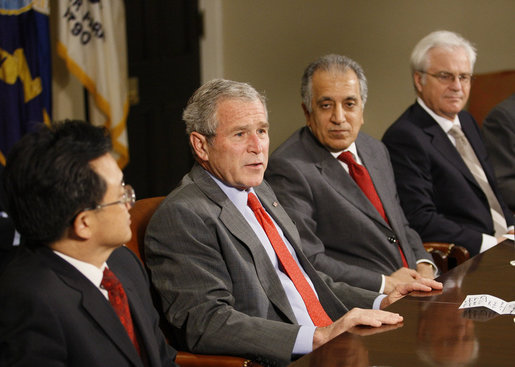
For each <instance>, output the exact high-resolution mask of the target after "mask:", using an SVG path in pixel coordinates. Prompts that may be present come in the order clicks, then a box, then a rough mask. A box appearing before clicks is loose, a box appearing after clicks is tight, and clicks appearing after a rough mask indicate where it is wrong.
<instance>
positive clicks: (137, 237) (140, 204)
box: [125, 196, 165, 263]
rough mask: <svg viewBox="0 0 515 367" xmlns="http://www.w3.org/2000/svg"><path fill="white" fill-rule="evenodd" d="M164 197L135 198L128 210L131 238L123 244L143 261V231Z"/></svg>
mask: <svg viewBox="0 0 515 367" xmlns="http://www.w3.org/2000/svg"><path fill="white" fill-rule="evenodd" d="M164 198H165V197H164V196H156V197H152V198H148V199H141V200H136V202H135V203H134V206H133V207H132V208H131V210H129V213H130V215H131V232H132V238H131V240H130V241H129V242H127V243H126V244H125V246H127V247H128V248H130V249H131V250H132V251H133V252H134V253H136V255H138V257H139V258H140V260H141V261H142V262H143V263H144V262H145V253H144V251H143V245H144V239H145V231H146V230H147V225H148V222H149V221H150V218H152V215H153V214H154V212H155V211H156V209H157V207H158V206H159V205H160V204H161V202H162V201H163V200H164Z"/></svg>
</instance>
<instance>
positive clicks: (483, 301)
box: [460, 294, 515, 315]
mask: <svg viewBox="0 0 515 367" xmlns="http://www.w3.org/2000/svg"><path fill="white" fill-rule="evenodd" d="M473 307H486V308H489V309H490V310H492V311H495V312H497V313H498V314H500V315H515V301H512V302H506V301H504V300H502V299H500V298H497V297H494V296H491V295H489V294H471V295H468V296H467V297H465V300H464V301H463V303H462V304H461V306H460V308H473Z"/></svg>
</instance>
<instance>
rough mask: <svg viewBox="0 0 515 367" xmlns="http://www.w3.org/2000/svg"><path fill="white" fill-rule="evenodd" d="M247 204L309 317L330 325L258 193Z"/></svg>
mask: <svg viewBox="0 0 515 367" xmlns="http://www.w3.org/2000/svg"><path fill="white" fill-rule="evenodd" d="M247 205H248V206H249V207H250V209H252V211H253V212H254V215H255V216H256V218H257V220H258V222H259V224H261V227H263V229H264V230H265V233H266V235H267V237H268V239H269V240H270V243H271V244H272V247H273V248H274V251H275V253H276V255H277V258H278V259H279V262H280V263H281V265H282V267H283V268H284V270H285V273H286V275H288V277H289V278H290V279H291V281H292V282H293V284H294V285H295V288H297V291H298V292H299V294H300V296H301V297H302V300H303V301H304V304H305V305H306V309H307V310H308V313H309V317H311V320H312V321H313V324H314V325H315V326H328V325H331V324H332V323H333V322H332V320H331V319H330V318H329V316H328V315H327V313H326V312H325V311H324V308H323V307H322V304H321V303H320V301H319V300H318V298H317V296H316V294H315V292H314V291H313V289H312V288H311V286H310V285H309V283H308V281H307V280H306V278H305V277H304V274H302V271H301V270H300V268H299V266H298V265H297V262H296V261H295V259H294V258H293V256H292V254H291V253H290V251H289V250H288V248H287V247H286V245H285V244H284V242H283V240H282V238H281V235H280V234H279V232H277V228H275V225H274V222H272V219H271V218H270V217H269V216H268V214H267V213H266V212H265V209H263V207H262V206H261V203H260V202H259V200H258V199H257V197H256V195H254V194H253V193H249V196H248V201H247Z"/></svg>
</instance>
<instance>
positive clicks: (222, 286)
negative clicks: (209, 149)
mask: <svg viewBox="0 0 515 367" xmlns="http://www.w3.org/2000/svg"><path fill="white" fill-rule="evenodd" d="M254 189H255V191H256V194H257V195H258V197H259V199H260V201H261V203H262V204H263V206H264V207H265V208H266V210H267V211H268V212H269V213H270V215H271V216H272V217H273V218H274V220H275V221H276V222H277V223H278V224H279V226H280V227H281V228H282V230H283V232H284V234H285V235H286V237H287V238H288V240H289V241H290V243H291V244H292V246H293V247H294V249H295V251H296V252H297V256H298V258H299V261H300V263H301V264H302V266H303V268H304V270H305V271H306V273H307V274H308V276H309V277H310V279H311V280H312V282H313V284H314V286H315V289H316V291H317V293H318V296H319V299H320V301H321V303H322V305H323V307H324V309H325V310H326V312H327V314H328V315H329V316H330V317H331V318H332V319H333V320H335V319H337V318H338V317H340V316H342V315H343V314H344V313H345V312H346V311H347V310H348V309H351V308H353V307H358V306H359V307H362V308H371V306H372V304H373V300H374V299H375V298H376V296H377V295H378V294H377V293H375V292H369V291H365V290H361V289H357V288H353V287H350V286H348V285H346V284H342V283H333V282H332V280H331V279H330V278H329V277H327V276H326V275H324V274H319V273H317V272H316V271H315V269H314V268H313V267H312V265H311V264H310V263H309V261H308V260H307V259H306V257H305V256H304V255H303V254H302V252H301V251H300V249H299V242H300V238H299V234H298V232H297V229H296V228H295V225H294V224H293V222H292V221H291V220H290V218H289V217H288V215H287V214H286V212H285V211H284V209H283V208H282V206H281V205H277V206H274V205H273V203H274V202H276V201H277V198H276V197H275V195H274V194H273V192H272V190H271V189H270V187H269V185H268V184H267V183H266V182H263V183H262V184H261V185H260V186H258V187H255V188H254ZM145 254H146V264H147V265H148V267H149V268H150V270H151V273H152V282H153V283H154V285H155V286H156V288H157V290H158V292H159V293H160V294H161V298H162V303H163V308H164V313H165V314H166V317H167V319H168V321H169V322H170V323H171V325H172V326H173V327H174V328H175V330H176V334H177V337H176V339H175V340H176V341H179V340H182V341H183V342H184V343H185V347H186V348H187V349H189V350H190V351H193V352H198V353H206V354H229V355H239V356H245V357H251V358H256V357H258V358H261V359H263V358H264V359H268V360H274V361H279V363H280V364H286V363H288V362H289V360H290V358H291V353H292V350H293V345H294V342H295V339H296V337H297V333H298V330H299V325H298V324H297V321H296V319H295V316H294V313H293V310H292V308H291V306H290V304H289V302H288V299H287V297H286V294H285V292H284V290H283V287H282V286H281V283H280V280H279V277H278V276H277V273H276V271H275V269H274V267H273V265H272V263H271V262H270V259H269V257H268V255H267V254H266V251H265V249H264V247H263V245H262V244H261V242H260V241H259V240H258V237H257V236H256V235H255V233H254V231H253V230H252V228H251V227H250V225H249V224H248V223H247V221H246V220H245V218H244V217H243V216H242V215H241V213H240V212H239V211H238V209H237V208H236V207H235V206H234V204H233V203H232V202H231V201H230V199H229V198H228V197H227V196H226V195H225V193H224V192H223V191H222V190H221V189H220V188H219V187H218V185H217V184H216V183H215V182H214V181H213V179H212V178H211V177H210V176H209V175H208V173H207V172H206V171H205V170H204V169H203V168H202V167H200V166H199V165H198V164H195V166H194V167H193V169H192V170H191V172H190V173H189V174H188V175H186V176H185V177H184V178H183V180H182V182H181V184H180V186H179V187H178V188H177V189H175V190H174V191H172V193H170V195H168V197H167V198H166V199H165V200H164V202H163V203H162V204H161V206H160V207H159V208H158V209H157V211H156V212H155V214H154V216H153V217H152V219H151V220H150V223H149V225H148V228H147V232H146V236H145ZM333 292H334V293H333ZM170 310H173V312H171V311H170Z"/></svg>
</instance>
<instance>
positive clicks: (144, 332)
mask: <svg viewBox="0 0 515 367" xmlns="http://www.w3.org/2000/svg"><path fill="white" fill-rule="evenodd" d="M116 274H117V277H118V279H119V280H120V282H121V283H122V284H123V288H124V289H125V293H126V294H127V298H128V300H129V307H130V310H131V316H132V321H133V323H134V328H135V330H137V332H136V334H138V333H139V335H140V338H139V342H140V349H143V348H145V353H146V356H147V358H148V361H149V364H150V365H151V366H153V365H155V364H156V363H157V361H159V356H158V355H157V354H156V353H157V349H156V348H155V345H156V344H155V343H154V345H150V343H151V341H155V338H156V336H155V334H154V332H153V330H151V329H149V326H150V325H152V322H151V320H150V319H149V317H148V313H147V311H146V309H145V306H144V305H143V303H142V302H141V298H140V296H139V293H138V291H137V289H136V285H135V284H134V283H133V282H132V281H131V280H130V278H129V277H127V276H125V273H124V272H121V271H118V272H116ZM133 349H134V348H133Z"/></svg>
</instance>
